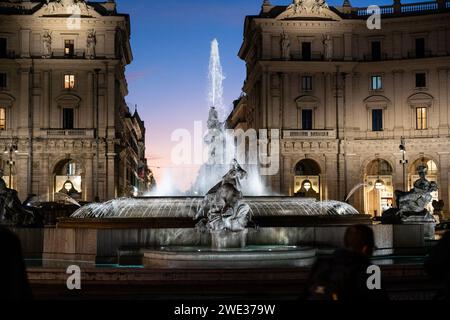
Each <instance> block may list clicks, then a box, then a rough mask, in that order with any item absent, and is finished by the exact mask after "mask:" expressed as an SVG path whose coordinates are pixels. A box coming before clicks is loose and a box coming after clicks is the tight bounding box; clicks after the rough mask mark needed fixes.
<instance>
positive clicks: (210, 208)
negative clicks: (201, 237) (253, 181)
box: [194, 160, 252, 249]
mask: <svg viewBox="0 0 450 320" xmlns="http://www.w3.org/2000/svg"><path fill="white" fill-rule="evenodd" d="M246 176H247V172H246V171H245V170H244V169H242V167H241V166H240V165H239V163H238V162H237V160H234V161H233V163H232V166H231V169H230V171H228V173H227V174H226V175H225V176H224V177H223V179H222V181H221V182H219V183H218V184H216V185H215V186H214V187H213V188H212V189H211V190H210V191H209V192H208V193H207V195H206V196H205V198H204V200H203V201H202V204H201V207H200V209H199V210H198V212H197V214H196V215H195V217H194V220H197V219H199V218H203V219H202V220H200V222H199V223H198V224H197V226H196V227H197V229H198V230H199V231H201V232H210V233H211V235H212V247H213V248H214V249H222V248H224V247H225V248H229V247H237V246H240V247H245V245H246V235H247V229H246V228H247V225H248V224H249V223H250V222H251V217H252V215H251V210H250V206H249V205H248V204H247V203H245V202H244V201H243V197H244V196H243V194H242V191H241V183H240V180H241V179H243V178H245V177H246Z"/></svg>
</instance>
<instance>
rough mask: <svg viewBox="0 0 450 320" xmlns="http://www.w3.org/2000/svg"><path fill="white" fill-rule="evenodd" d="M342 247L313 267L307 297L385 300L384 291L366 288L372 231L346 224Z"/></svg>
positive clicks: (361, 226) (373, 245) (318, 298)
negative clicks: (343, 246)
mask: <svg viewBox="0 0 450 320" xmlns="http://www.w3.org/2000/svg"><path fill="white" fill-rule="evenodd" d="M344 244H345V249H340V250H337V251H336V252H335V253H334V254H333V256H332V257H328V258H322V259H319V260H318V261H317V263H316V264H315V265H314V266H313V268H312V271H311V275H310V279H309V282H308V293H307V295H308V299H309V300H335V301H358V300H359V301H370V300H387V295H386V293H385V291H384V290H369V288H368V286H367V280H368V279H369V277H370V276H371V274H368V273H367V269H368V268H369V267H370V266H371V265H372V263H371V262H370V257H371V256H372V254H373V250H374V248H375V241H374V234H373V231H372V229H371V228H369V227H368V226H364V225H355V226H352V227H349V228H348V229H347V231H346V233H345V238H344Z"/></svg>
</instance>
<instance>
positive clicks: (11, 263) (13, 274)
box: [0, 227, 32, 301]
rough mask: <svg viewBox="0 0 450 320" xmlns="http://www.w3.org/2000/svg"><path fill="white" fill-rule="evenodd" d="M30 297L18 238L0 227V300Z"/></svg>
mask: <svg viewBox="0 0 450 320" xmlns="http://www.w3.org/2000/svg"><path fill="white" fill-rule="evenodd" d="M31 299H32V295H31V290H30V287H29V284H28V278H27V274H26V270H25V263H24V261H23V258H22V247H21V244H20V240H19V239H18V238H17V236H16V235H15V234H13V233H12V232H11V231H9V230H7V229H4V228H2V227H0V301H5V300H6V301H26V300H31Z"/></svg>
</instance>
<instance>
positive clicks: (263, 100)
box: [260, 71, 269, 129]
mask: <svg viewBox="0 0 450 320" xmlns="http://www.w3.org/2000/svg"><path fill="white" fill-rule="evenodd" d="M268 81H269V75H268V73H267V71H264V72H263V75H262V83H261V106H260V108H261V111H262V126H261V128H262V129H267V128H268V119H267V113H268V110H267V96H268V94H269V85H268Z"/></svg>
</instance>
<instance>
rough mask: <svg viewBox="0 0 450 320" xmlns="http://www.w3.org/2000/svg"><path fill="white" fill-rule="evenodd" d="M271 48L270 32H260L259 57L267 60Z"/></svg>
mask: <svg viewBox="0 0 450 320" xmlns="http://www.w3.org/2000/svg"><path fill="white" fill-rule="evenodd" d="M271 48H272V34H271V33H268V32H263V33H262V48H261V49H260V50H261V52H262V56H261V59H263V60H269V59H271V52H272V50H271Z"/></svg>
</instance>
